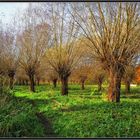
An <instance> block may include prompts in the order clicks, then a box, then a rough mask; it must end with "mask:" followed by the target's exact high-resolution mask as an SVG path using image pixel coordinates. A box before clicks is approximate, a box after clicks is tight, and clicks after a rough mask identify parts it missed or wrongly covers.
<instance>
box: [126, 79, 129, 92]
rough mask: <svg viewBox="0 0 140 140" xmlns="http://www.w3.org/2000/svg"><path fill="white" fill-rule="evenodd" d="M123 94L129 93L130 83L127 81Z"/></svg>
mask: <svg viewBox="0 0 140 140" xmlns="http://www.w3.org/2000/svg"><path fill="white" fill-rule="evenodd" d="M125 92H126V93H130V82H129V81H127V82H126V83H125Z"/></svg>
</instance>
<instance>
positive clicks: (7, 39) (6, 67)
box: [0, 24, 18, 89]
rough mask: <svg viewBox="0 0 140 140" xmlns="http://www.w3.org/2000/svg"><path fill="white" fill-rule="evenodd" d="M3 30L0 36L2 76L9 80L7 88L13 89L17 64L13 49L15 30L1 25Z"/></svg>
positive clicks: (16, 56) (16, 54) (16, 53)
mask: <svg viewBox="0 0 140 140" xmlns="http://www.w3.org/2000/svg"><path fill="white" fill-rule="evenodd" d="M2 26H3V29H2V28H1V29H2V30H1V33H0V34H1V35H0V40H1V41H0V42H1V43H0V44H1V54H2V56H3V57H2V59H1V60H2V61H3V64H1V67H2V69H3V74H4V75H5V76H8V78H9V88H10V89H12V88H13V83H14V77H15V74H16V69H17V66H18V65H17V63H18V51H17V49H16V47H15V34H14V32H15V30H14V28H13V27H12V26H11V25H8V26H5V25H4V24H2Z"/></svg>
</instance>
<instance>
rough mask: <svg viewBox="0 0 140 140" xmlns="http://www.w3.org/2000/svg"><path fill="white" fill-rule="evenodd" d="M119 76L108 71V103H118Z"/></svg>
mask: <svg viewBox="0 0 140 140" xmlns="http://www.w3.org/2000/svg"><path fill="white" fill-rule="evenodd" d="M120 88H121V75H120V74H119V73H117V72H115V73H113V72H111V71H110V80H109V88H108V100H109V101H110V102H120Z"/></svg>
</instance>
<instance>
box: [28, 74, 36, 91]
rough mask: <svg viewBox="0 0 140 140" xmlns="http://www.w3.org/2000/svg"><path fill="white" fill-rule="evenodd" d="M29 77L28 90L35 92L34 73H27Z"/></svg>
mask: <svg viewBox="0 0 140 140" xmlns="http://www.w3.org/2000/svg"><path fill="white" fill-rule="evenodd" d="M29 79H30V90H31V91H32V92H35V81H34V75H29Z"/></svg>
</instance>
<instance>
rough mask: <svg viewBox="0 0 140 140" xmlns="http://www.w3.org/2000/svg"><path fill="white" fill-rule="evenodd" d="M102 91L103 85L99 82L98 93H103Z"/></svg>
mask: <svg viewBox="0 0 140 140" xmlns="http://www.w3.org/2000/svg"><path fill="white" fill-rule="evenodd" d="M101 90H102V83H101V82H98V91H101Z"/></svg>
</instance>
